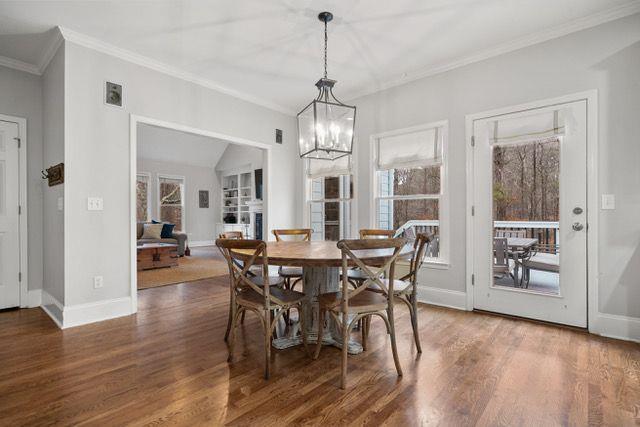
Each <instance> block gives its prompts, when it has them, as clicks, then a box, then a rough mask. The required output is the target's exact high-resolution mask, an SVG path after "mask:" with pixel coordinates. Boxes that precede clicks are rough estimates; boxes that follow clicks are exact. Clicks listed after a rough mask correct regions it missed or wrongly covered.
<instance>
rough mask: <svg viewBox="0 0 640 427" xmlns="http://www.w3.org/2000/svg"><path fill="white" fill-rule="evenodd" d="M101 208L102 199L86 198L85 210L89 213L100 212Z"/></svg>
mask: <svg viewBox="0 0 640 427" xmlns="http://www.w3.org/2000/svg"><path fill="white" fill-rule="evenodd" d="M102 208H103V202H102V197H89V198H87V209H88V210H90V211H101V210H102Z"/></svg>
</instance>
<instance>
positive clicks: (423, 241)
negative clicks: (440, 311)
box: [362, 233, 433, 353]
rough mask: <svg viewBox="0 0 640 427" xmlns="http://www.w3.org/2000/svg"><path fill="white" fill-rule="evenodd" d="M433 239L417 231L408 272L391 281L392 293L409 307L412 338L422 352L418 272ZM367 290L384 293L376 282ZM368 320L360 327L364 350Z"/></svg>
mask: <svg viewBox="0 0 640 427" xmlns="http://www.w3.org/2000/svg"><path fill="white" fill-rule="evenodd" d="M432 241H433V236H432V235H427V234H424V233H418V235H417V236H416V239H415V240H414V242H413V256H412V257H411V261H410V262H409V272H408V273H407V274H405V275H404V276H402V277H400V278H399V279H395V280H394V281H393V294H394V296H395V298H396V299H397V300H399V301H402V302H403V303H405V304H406V305H407V307H408V308H409V314H410V316H411V328H412V329H413V339H414V341H415V343H416V350H417V352H418V353H422V347H421V346H420V335H419V329H418V273H419V272H420V268H421V267H422V263H423V262H424V259H425V257H426V254H427V252H428V248H429V245H430V244H431V242H432ZM389 277H391V276H389ZM389 280H390V279H388V278H386V279H382V282H383V283H384V284H385V285H386V286H387V289H389V288H391V284H390V283H389ZM367 290H370V291H373V292H381V293H384V289H382V288H380V287H379V286H377V284H376V283H372V284H371V285H370V286H368V287H367ZM369 320H371V319H370V318H369V319H367V321H365V323H364V326H363V328H362V346H363V348H364V349H365V350H366V347H367V338H368V336H367V334H368V332H369Z"/></svg>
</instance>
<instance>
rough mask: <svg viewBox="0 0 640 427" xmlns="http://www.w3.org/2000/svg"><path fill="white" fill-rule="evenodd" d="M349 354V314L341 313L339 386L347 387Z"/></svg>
mask: <svg viewBox="0 0 640 427" xmlns="http://www.w3.org/2000/svg"><path fill="white" fill-rule="evenodd" d="M348 355H349V315H348V314H347V313H342V363H341V370H340V388H341V389H342V390H344V389H346V388H347V357H348Z"/></svg>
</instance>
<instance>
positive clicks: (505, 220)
mask: <svg viewBox="0 0 640 427" xmlns="http://www.w3.org/2000/svg"><path fill="white" fill-rule="evenodd" d="M473 135H474V147H473V149H472V150H473V178H474V179H473V190H472V191H473V204H474V216H473V217H472V224H473V236H472V238H473V272H472V273H473V274H474V276H473V283H474V288H473V289H474V308H477V309H482V310H487V311H493V312H499V313H505V314H510V315H515V316H522V317H528V318H533V319H539V320H545V321H550V322H555V323H562V324H568V325H574V326H579V327H586V326H587V224H586V219H587V178H586V177H587V101H586V100H583V101H576V102H571V103H564V104H556V105H550V106H547V107H543V108H536V109H529V110H526V111H518V112H513V113H509V114H501V115H496V116H492V117H489V118H484V119H480V120H475V121H474V123H473Z"/></svg>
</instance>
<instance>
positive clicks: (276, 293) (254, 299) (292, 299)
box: [237, 288, 306, 307]
mask: <svg viewBox="0 0 640 427" xmlns="http://www.w3.org/2000/svg"><path fill="white" fill-rule="evenodd" d="M269 293H270V294H271V296H273V297H274V298H276V299H278V300H280V301H282V302H283V303H284V304H286V305H293V304H297V303H299V302H301V301H302V300H304V299H305V298H306V296H305V294H303V293H302V292H297V291H291V290H289V289H281V288H270V289H269ZM237 301H238V304H241V305H249V306H253V307H264V295H262V294H259V293H258V292H256V291H254V290H253V289H246V290H244V291H242V292H240V293H239V294H238V297H237ZM271 304H273V301H272V302H271Z"/></svg>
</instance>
